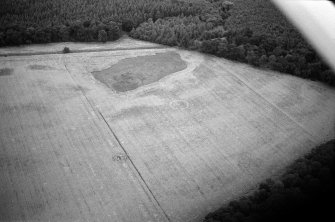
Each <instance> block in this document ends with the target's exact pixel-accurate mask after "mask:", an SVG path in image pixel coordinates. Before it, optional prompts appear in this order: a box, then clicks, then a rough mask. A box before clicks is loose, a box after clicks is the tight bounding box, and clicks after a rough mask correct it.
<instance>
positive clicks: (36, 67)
mask: <svg viewBox="0 0 335 222" xmlns="http://www.w3.org/2000/svg"><path fill="white" fill-rule="evenodd" d="M29 68H30V69H32V70H52V69H54V68H53V67H50V66H44V65H30V66H29Z"/></svg>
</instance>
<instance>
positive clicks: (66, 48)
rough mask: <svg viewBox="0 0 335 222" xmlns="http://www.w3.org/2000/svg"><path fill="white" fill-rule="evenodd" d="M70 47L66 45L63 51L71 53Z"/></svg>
mask: <svg viewBox="0 0 335 222" xmlns="http://www.w3.org/2000/svg"><path fill="white" fill-rule="evenodd" d="M70 52H71V51H70V48H69V47H64V49H63V53H70Z"/></svg>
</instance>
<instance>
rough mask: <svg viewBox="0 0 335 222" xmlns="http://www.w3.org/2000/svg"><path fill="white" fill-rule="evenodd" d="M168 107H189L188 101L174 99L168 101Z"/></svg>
mask: <svg viewBox="0 0 335 222" xmlns="http://www.w3.org/2000/svg"><path fill="white" fill-rule="evenodd" d="M170 107H171V108H172V109H187V108H188V107H189V103H188V102H187V101H185V100H175V101H172V102H170Z"/></svg>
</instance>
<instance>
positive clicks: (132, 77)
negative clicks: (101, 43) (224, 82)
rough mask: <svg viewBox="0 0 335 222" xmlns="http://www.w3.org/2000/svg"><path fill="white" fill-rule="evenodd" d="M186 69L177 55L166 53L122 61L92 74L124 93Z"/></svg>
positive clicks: (184, 63) (185, 65)
mask: <svg viewBox="0 0 335 222" xmlns="http://www.w3.org/2000/svg"><path fill="white" fill-rule="evenodd" d="M186 67H187V64H186V62H185V61H183V60H182V59H181V57H180V55H179V54H178V53H176V52H166V53H157V54H156V55H149V56H138V57H134V58H126V59H122V60H121V61H119V62H118V63H116V64H115V65H113V66H111V67H110V68H108V69H105V70H102V71H96V72H93V73H92V74H93V76H94V77H95V78H96V79H97V80H99V81H100V82H102V83H104V84H105V85H107V86H108V87H110V88H112V89H114V90H116V91H118V92H126V91H129V90H134V89H136V88H138V87H141V86H143V85H148V84H151V83H153V82H156V81H158V80H160V79H161V78H163V77H165V76H167V75H169V74H172V73H175V72H178V71H181V70H183V69H185V68H186Z"/></svg>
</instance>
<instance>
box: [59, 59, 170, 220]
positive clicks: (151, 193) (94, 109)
mask: <svg viewBox="0 0 335 222" xmlns="http://www.w3.org/2000/svg"><path fill="white" fill-rule="evenodd" d="M63 63H64V66H65V69H66V70H67V73H68V74H69V76H70V78H71V79H72V81H73V82H74V84H75V85H77V86H79V85H78V83H77V81H76V80H75V79H74V78H73V76H72V75H71V73H70V71H69V69H68V67H67V66H66V63H65V61H63ZM78 88H79V90H80V93H81V94H82V95H83V96H84V98H85V100H86V101H87V103H88V104H89V106H90V107H91V109H92V110H93V111H94V112H95V113H96V114H98V116H100V117H101V118H102V120H103V121H104V123H105V124H106V126H107V127H108V129H109V131H110V132H111V133H112V135H113V137H114V138H115V140H116V141H117V143H118V145H119V146H120V147H121V149H122V150H123V152H124V153H125V155H126V156H127V159H128V160H129V161H130V163H131V165H132V167H133V168H134V169H135V171H136V173H137V175H138V176H139V178H140V180H141V181H142V183H140V185H141V186H142V187H143V184H144V187H143V188H144V192H145V193H147V192H146V190H148V191H149V193H150V196H151V198H152V199H153V200H154V202H155V203H156V205H157V206H158V208H159V209H160V210H161V212H162V213H163V215H164V217H165V218H166V220H167V221H169V222H172V221H171V219H170V217H169V216H168V215H167V213H166V212H165V210H164V208H163V207H162V206H161V204H160V203H159V201H158V200H157V198H156V197H155V195H154V193H153V192H152V190H151V189H150V187H149V185H148V184H147V182H146V181H145V180H144V177H143V176H142V174H141V172H140V171H139V169H138V168H137V167H136V165H135V163H134V161H133V160H132V159H131V157H130V156H129V154H128V152H127V150H126V148H125V147H124V146H123V145H122V143H121V141H120V140H119V138H118V136H117V135H116V133H115V132H114V130H113V129H112V127H111V126H110V124H109V123H108V122H107V120H106V118H105V117H104V115H103V114H102V113H101V112H100V111H99V110H98V109H97V108H95V107H94V106H93V104H92V103H91V101H90V99H89V98H88V97H87V96H86V94H85V92H84V91H83V89H82V88H80V87H78Z"/></svg>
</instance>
